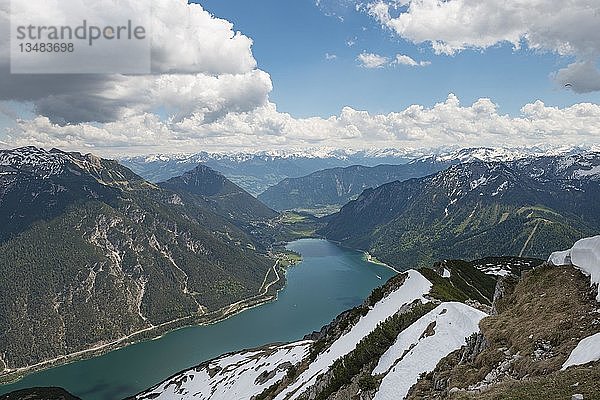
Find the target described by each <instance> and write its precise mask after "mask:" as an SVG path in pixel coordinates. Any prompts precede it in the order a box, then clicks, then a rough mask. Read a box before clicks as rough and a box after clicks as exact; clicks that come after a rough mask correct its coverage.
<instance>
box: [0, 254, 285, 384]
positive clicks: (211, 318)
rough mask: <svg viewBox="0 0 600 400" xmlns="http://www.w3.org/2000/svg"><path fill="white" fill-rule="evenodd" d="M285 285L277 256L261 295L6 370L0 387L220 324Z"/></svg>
mask: <svg viewBox="0 0 600 400" xmlns="http://www.w3.org/2000/svg"><path fill="white" fill-rule="evenodd" d="M271 271H274V272H275V277H276V279H275V280H274V281H271V282H269V283H266V281H267V278H268V277H269V275H270V274H271ZM284 287H285V268H283V267H282V266H281V265H280V260H279V259H278V260H277V261H276V262H275V265H274V266H273V267H271V268H269V270H268V271H267V274H266V275H265V279H264V281H263V284H262V285H261V287H260V288H259V294H257V295H255V296H253V297H250V298H247V299H244V300H240V301H237V302H235V303H232V304H229V305H226V306H224V307H221V308H220V309H218V310H215V311H212V312H210V313H206V314H196V315H190V316H186V317H182V318H178V319H175V320H172V321H167V322H164V323H162V324H160V325H156V326H151V327H148V328H145V329H142V330H139V331H136V332H133V333H131V334H129V335H127V336H125V337H122V338H120V339H117V340H113V341H110V342H108V343H102V344H99V345H97V346H94V347H91V348H88V349H84V350H80V351H77V352H74V353H70V354H66V355H62V356H59V357H56V358H53V359H50V360H45V361H42V362H39V363H37V364H33V365H30V366H27V367H21V368H16V369H5V370H4V371H2V372H1V373H0V386H2V385H8V384H12V383H16V382H18V381H19V380H21V379H23V378H25V377H26V376H27V375H29V374H32V373H34V372H39V371H43V370H45V369H50V368H54V367H58V366H61V365H65V364H69V363H72V362H76V361H82V360H87V359H90V358H94V357H98V356H101V355H104V354H106V353H109V352H111V351H115V350H119V349H122V348H124V347H127V346H130V345H133V344H136V343H140V342H144V341H149V340H156V339H160V338H161V337H162V336H164V335H166V334H168V333H170V332H173V331H176V330H178V329H182V328H186V327H190V326H203V325H204V326H206V325H212V324H216V323H219V322H221V321H223V320H225V319H227V318H231V317H233V316H235V315H237V314H239V313H241V312H244V311H246V310H250V309H252V308H254V307H258V306H261V305H263V304H267V303H269V302H271V301H276V300H277V294H278V293H279V291H280V290H282V289H283V288H284Z"/></svg>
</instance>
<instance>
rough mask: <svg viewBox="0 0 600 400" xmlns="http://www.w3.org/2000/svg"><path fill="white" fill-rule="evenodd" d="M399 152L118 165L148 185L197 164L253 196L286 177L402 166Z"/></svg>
mask: <svg viewBox="0 0 600 400" xmlns="http://www.w3.org/2000/svg"><path fill="white" fill-rule="evenodd" d="M413 157H414V156H412V154H411V153H409V152H406V151H401V150H394V149H388V150H373V151H350V150H331V149H315V150H307V151H301V152H276V151H263V152H257V153H252V154H249V153H233V154H220V153H207V152H201V153H197V154H192V155H164V154H159V155H150V156H139V157H124V158H121V159H120V160H119V161H120V162H121V163H122V164H123V165H125V166H126V167H128V168H130V169H131V170H133V171H134V172H135V173H137V174H138V175H140V176H142V177H144V178H145V179H148V180H149V181H151V182H161V181H165V180H168V179H170V178H172V177H175V176H180V175H182V174H184V173H185V172H187V171H189V170H192V169H193V168H195V167H196V166H197V165H199V164H203V165H206V166H208V167H210V168H212V169H214V170H216V171H219V172H221V173H222V174H223V175H225V176H226V177H227V178H228V179H230V180H231V181H233V182H234V183H236V184H237V185H239V186H241V187H242V188H243V189H244V190H247V191H248V192H250V193H251V194H253V195H258V194H259V193H262V192H263V191H264V190H266V189H267V188H268V187H269V186H272V185H275V184H277V183H278V182H280V181H281V180H283V179H285V178H288V177H299V176H304V175H308V174H310V173H313V172H315V171H318V170H322V169H326V168H333V167H344V166H350V165H356V164H360V165H366V166H374V165H378V164H383V163H388V164H402V163H406V162H407V161H409V160H410V159H411V158H413Z"/></svg>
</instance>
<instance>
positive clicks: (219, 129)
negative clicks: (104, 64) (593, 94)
mask: <svg viewBox="0 0 600 400" xmlns="http://www.w3.org/2000/svg"><path fill="white" fill-rule="evenodd" d="M8 142H10V143H13V144H14V145H15V146H17V145H26V144H36V145H39V146H45V147H52V146H55V147H63V148H68V149H82V150H84V151H94V152H98V153H100V154H109V155H110V154H114V153H118V152H122V151H127V152H137V153H152V152H165V151H166V152H169V151H171V152H172V151H182V152H192V151H199V150H203V149H212V150H252V149H256V148H265V147H269V148H291V147H315V146H327V147H339V148H377V147H380V148H384V147H398V148H412V149H420V148H437V147H440V146H452V145H460V146H461V147H466V146H494V145H495V146H502V145H511V146H530V145H538V144H540V143H543V144H545V145H557V146H558V145H581V144H590V145H592V144H596V143H598V142H600V105H597V104H590V103H581V104H575V105H573V106H571V107H566V108H557V107H549V106H546V105H545V104H544V103H543V102H541V101H536V102H534V103H531V104H526V105H525V106H523V107H522V109H521V114H520V115H519V116H518V117H511V116H509V115H504V114H501V113H499V112H498V106H497V105H496V104H495V103H493V102H492V101H491V100H490V99H485V98H482V99H479V100H477V101H475V102H474V103H473V104H471V105H467V106H462V105H461V104H460V102H459V100H458V98H457V97H456V96H455V95H453V94H450V95H449V96H448V98H447V99H446V100H445V101H443V102H440V103H438V104H435V105H434V106H432V107H424V106H421V105H412V106H410V107H407V108H406V109H404V110H402V111H399V112H392V113H388V114H370V113H369V112H367V111H360V110H355V109H353V108H351V107H344V108H343V109H342V111H341V112H340V114H339V115H336V116H331V117H329V118H319V117H313V118H301V119H297V118H293V117H292V116H291V115H289V114H287V113H281V112H278V111H277V109H276V107H275V105H274V104H272V103H267V104H265V105H263V106H261V107H258V108H256V109H254V110H252V111H246V112H231V113H228V114H226V115H224V116H222V117H220V118H218V119H215V120H212V121H206V120H205V119H203V116H202V115H201V114H195V115H193V116H191V117H188V118H186V119H183V120H181V121H179V122H175V121H161V120H160V119H159V118H158V117H157V116H156V115H153V114H144V115H136V116H131V117H129V118H125V119H123V120H121V121H118V122H112V123H108V124H95V125H91V124H78V125H70V126H60V125H56V124H53V123H52V122H51V121H49V120H48V119H47V118H45V117H37V118H35V119H33V120H27V121H20V122H19V125H18V127H17V128H15V129H13V130H12V131H11V132H10V137H9V140H8Z"/></svg>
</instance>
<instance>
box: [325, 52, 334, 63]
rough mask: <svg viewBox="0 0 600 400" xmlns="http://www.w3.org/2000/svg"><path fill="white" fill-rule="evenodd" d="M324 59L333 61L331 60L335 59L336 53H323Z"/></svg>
mask: <svg viewBox="0 0 600 400" xmlns="http://www.w3.org/2000/svg"><path fill="white" fill-rule="evenodd" d="M325 59H326V60H327V61H333V60H335V59H337V55H335V54H330V53H325Z"/></svg>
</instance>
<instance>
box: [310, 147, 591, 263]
mask: <svg viewBox="0 0 600 400" xmlns="http://www.w3.org/2000/svg"><path fill="white" fill-rule="evenodd" d="M598 198H600V153H587V154H580V155H569V156H545V157H539V158H525V159H518V160H515V161H509V162H469V163H463V164H458V165H454V166H452V167H450V168H448V169H447V170H444V171H441V172H438V173H437V174H434V175H430V176H427V177H423V178H417V179H410V180H407V181H404V182H392V183H388V184H385V185H382V186H380V187H378V188H376V189H368V190H366V191H364V192H363V193H362V194H361V195H360V196H359V197H358V198H357V199H356V200H354V201H351V202H349V203H348V204H346V205H345V206H344V207H342V209H341V210H340V211H339V212H338V213H336V214H334V215H331V216H329V217H326V218H325V220H326V221H327V225H326V226H325V227H324V228H323V229H322V230H321V231H320V233H321V234H323V235H324V236H325V237H327V238H329V239H331V240H336V241H340V242H342V243H343V244H345V245H347V246H350V247H354V248H361V249H364V250H367V251H369V252H370V253H371V254H373V255H374V256H375V257H377V258H378V259H380V260H383V261H384V262H388V263H390V264H391V265H393V266H394V267H396V268H400V269H406V268H410V267H412V266H414V265H427V264H429V263H431V262H433V261H435V260H437V259H440V258H443V257H449V258H467V259H476V258H480V257H484V256H502V255H519V256H528V257H541V256H544V254H545V252H546V251H547V249H548V248H561V247H565V246H566V245H567V244H569V243H572V242H573V241H575V240H577V239H579V238H581V237H584V236H589V235H592V234H594V233H595V232H598V231H600V203H599V202H598V201H597V199H598Z"/></svg>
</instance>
